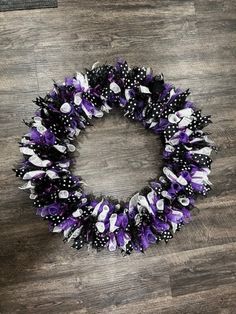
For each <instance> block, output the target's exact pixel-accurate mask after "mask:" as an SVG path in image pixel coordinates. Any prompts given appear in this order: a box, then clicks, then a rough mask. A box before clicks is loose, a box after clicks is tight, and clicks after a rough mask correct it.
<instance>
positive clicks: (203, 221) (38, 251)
mask: <svg viewBox="0 0 236 314" xmlns="http://www.w3.org/2000/svg"><path fill="white" fill-rule="evenodd" d="M58 4H59V6H58V8H57V9H43V10H32V11H13V12H4V13H0V123H1V125H0V128H1V129H0V145H1V146H0V147H1V149H0V166H1V174H0V186H1V187H0V199H1V201H0V202H1V204H0V215H1V225H0V226H1V235H0V246H1V250H0V263H1V265H0V272H1V274H0V313H4V314H5V313H91V314H92V313H104V314H106V313H107V314H108V313H109V314H110V313H112V314H113V313H114V314H126V313H130V314H136V313H154V314H159V313H168V314H172V313H180V314H183V313H186V314H190V313H191V314H195V313H199V314H200V313H201V314H205V313H213V314H217V313H222V314H229V313H235V312H236V310H235V308H236V250H235V249H236V243H235V241H236V228H235V223H236V219H235V218H236V180H235V176H236V171H235V168H236V167H235V166H236V146H235V144H236V122H235V121H236V106H235V97H236V88H235V86H236V2H235V1H233V0H225V1H224V0H215V1H214V0H213V1H207V0H196V1H183V0H179V1H170V0H165V1H164V0H163V1H157V0H142V1H139V0H133V1H131V0H126V1H125V0H118V1H115V0H113V1H112V0H106V1H103V0H101V1H96V0H80V1H76V0H63V1H62V0H61V1H59V2H58ZM117 56H123V57H124V58H126V59H127V61H128V62H129V63H130V64H131V65H146V66H149V65H151V66H152V67H153V69H154V70H155V71H156V72H163V73H164V74H165V78H166V80H167V81H171V82H173V83H175V85H177V86H181V87H183V88H188V87H189V88H190V89H191V91H192V96H191V97H192V100H193V101H195V102H196V104H198V106H199V107H200V108H203V110H204V113H206V114H211V115H212V117H213V121H214V124H212V125H210V126H209V127H208V130H209V132H211V133H212V138H213V139H214V140H215V142H216V143H217V145H218V146H220V151H219V153H218V154H217V155H216V156H215V162H214V164H213V169H212V175H211V177H210V179H211V181H212V182H213V183H214V190H213V191H212V192H211V193H210V195H209V197H208V198H206V199H199V200H198V202H197V208H196V209H195V210H194V212H193V220H192V222H191V223H190V224H189V225H187V226H185V227H184V229H183V231H182V232H180V233H178V234H177V235H176V237H175V238H174V239H173V240H172V241H170V242H169V244H168V245H165V244H161V245H159V246H154V247H151V248H150V249H149V250H148V251H147V253H146V254H145V255H141V254H133V255H131V256H129V257H125V258H124V257H122V255H121V254H120V253H119V252H115V253H109V252H107V251H103V252H100V253H96V252H94V251H91V250H86V249H84V250H82V251H80V252H77V251H75V250H72V249H71V248H70V247H69V246H67V245H64V244H63V242H62V238H61V237H60V236H58V235H52V234H50V233H48V228H47V225H46V223H44V222H43V221H42V220H40V219H39V218H38V217H36V216H35V214H34V211H33V210H32V206H31V202H30V201H29V200H28V195H27V194H25V193H24V192H22V191H20V190H19V189H18V186H19V185H20V184H21V182H20V181H19V180H18V179H16V178H15V176H14V174H13V172H12V171H11V168H12V167H13V166H14V165H15V164H16V163H17V162H18V161H19V159H20V157H21V156H20V153H19V152H18V144H17V141H18V140H19V138H20V136H21V135H22V134H24V133H25V132H26V131H27V129H26V127H25V126H24V125H23V124H22V123H21V120H22V119H27V118H30V117H31V115H32V113H33V112H34V110H35V107H34V106H33V104H32V103H31V100H32V99H34V98H35V97H36V96H37V95H44V94H45V93H46V92H47V91H48V90H49V89H50V88H51V86H52V79H56V80H58V81H60V80H62V79H63V77H64V76H65V75H69V74H73V73H74V71H75V70H82V69H83V68H84V67H89V66H90V65H91V64H92V63H94V62H96V61H100V62H101V63H103V62H105V61H107V62H110V63H113V62H114V60H115V58H116V57H117ZM78 145H79V147H80V149H79V153H80V156H78V158H77V164H76V170H75V172H76V173H80V174H82V175H83V177H84V179H85V180H86V181H87V183H88V187H87V189H88V190H93V191H95V192H96V193H97V194H99V193H104V194H108V195H113V196H116V197H119V198H126V197H128V196H129V195H130V194H132V193H133V192H135V191H136V190H137V189H140V188H141V187H142V186H143V185H145V184H146V182H147V180H148V179H149V178H150V177H153V176H155V175H157V174H159V173H160V166H161V164H162V161H161V157H160V149H161V147H160V143H159V140H158V138H157V139H156V138H155V136H153V135H152V134H150V133H148V132H147V131H145V130H143V129H142V128H141V127H140V126H137V125H135V124H131V123H129V122H127V120H126V119H124V118H122V117H121V116H120V114H119V113H114V114H111V115H110V116H107V117H105V118H104V119H102V120H100V121H96V123H95V124H94V127H92V128H90V129H89V130H88V132H87V133H86V134H85V135H83V136H82V137H81V138H80V139H79V144H78ZM114 177H115V178H116V179H114Z"/></svg>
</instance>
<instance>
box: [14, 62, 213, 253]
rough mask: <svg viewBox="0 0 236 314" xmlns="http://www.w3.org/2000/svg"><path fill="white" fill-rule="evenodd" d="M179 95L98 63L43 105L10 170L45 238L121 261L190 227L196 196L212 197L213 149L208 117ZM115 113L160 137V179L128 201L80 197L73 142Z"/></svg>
mask: <svg viewBox="0 0 236 314" xmlns="http://www.w3.org/2000/svg"><path fill="white" fill-rule="evenodd" d="M189 94H190V92H189V90H188V89H187V90H186V91H182V90H180V89H179V88H175V87H174V86H173V85H171V84H169V83H165V82H164V77H163V74H160V75H154V74H153V72H152V70H151V68H145V67H133V68H132V69H131V68H129V66H128V64H127V62H126V61H124V60H121V59H118V60H117V62H116V64H115V65H114V66H112V65H108V64H104V65H101V66H98V64H97V63H95V64H94V65H93V67H92V68H91V69H86V70H85V73H77V74H76V76H74V77H69V78H66V79H65V81H64V83H63V84H57V83H54V87H53V89H52V91H51V92H49V93H48V94H47V95H46V96H45V97H44V98H42V97H38V98H36V100H35V101H34V102H35V103H36V105H37V106H38V107H39V109H38V110H37V111H36V113H35V116H34V117H33V118H32V120H31V121H30V122H25V121H24V122H25V123H26V125H27V126H28V127H29V132H28V133H27V134H25V135H24V136H23V137H22V139H21V141H20V151H21V153H22V154H23V156H24V160H23V161H22V162H21V164H20V165H19V166H18V167H16V169H14V171H15V172H16V176H18V177H21V178H22V179H23V180H25V182H26V183H25V184H24V185H23V186H21V187H20V188H21V189H29V190H30V199H32V200H33V204H34V207H36V212H37V214H38V215H40V216H42V217H43V218H44V219H45V220H48V222H49V228H50V230H51V231H53V232H56V233H60V232H62V233H63V234H64V241H65V242H70V243H71V246H72V247H74V248H76V249H78V250H79V249H80V248H82V247H83V246H84V245H85V244H89V245H90V246H92V247H93V248H96V249H100V248H103V247H107V248H108V249H109V250H110V251H114V250H116V248H120V249H121V250H122V252H124V253H125V254H130V253H131V252H132V250H136V251H139V252H143V251H144V250H146V249H147V248H148V247H149V246H150V245H151V244H152V243H158V242H160V241H162V240H164V242H166V243H167V242H168V241H169V239H171V238H172V237H173V234H174V233H175V232H176V231H179V230H180V229H181V227H182V226H183V225H184V224H185V223H187V222H189V220H190V211H191V209H192V208H193V206H194V203H195V199H196V197H197V195H199V194H201V195H204V196H205V195H206V194H207V192H208V191H209V190H210V189H211V187H210V186H211V182H210V181H209V180H208V175H209V173H210V168H211V162H212V160H211V158H210V154H211V152H212V150H213V149H215V146H214V144H213V142H212V141H211V140H210V139H209V138H208V135H209V134H208V133H205V132H203V131H202V129H203V128H204V127H205V126H206V125H208V124H209V123H210V122H211V120H210V116H202V115H201V110H197V109H196V107H195V105H194V104H193V103H192V102H191V101H189V100H187V97H188V95H189ZM114 107H120V108H121V110H123V112H124V116H127V117H128V118H130V119H131V120H134V121H139V122H140V123H142V125H143V126H144V128H146V129H150V130H151V131H152V132H154V133H155V134H158V135H159V136H160V138H161V140H162V142H163V148H164V152H163V162H164V165H163V175H162V176H161V177H160V178H156V179H154V180H151V181H150V182H149V183H148V186H147V187H145V188H144V189H143V190H142V191H140V192H138V193H136V194H135V195H133V196H132V197H131V198H130V199H129V200H128V201H118V200H114V199H112V198H107V197H103V198H96V197H94V196H93V195H92V194H86V193H85V191H84V189H83V181H82V179H81V178H80V177H78V176H74V175H73V174H72V172H71V166H72V164H73V152H74V151H75V149H76V147H75V145H74V144H75V142H74V141H75V139H76V137H77V136H78V135H79V133H80V132H81V131H82V130H84V129H85V128H86V127H87V126H89V125H91V118H92V117H96V118H101V117H102V116H103V115H104V113H108V112H109V111H110V110H111V109H112V108H114Z"/></svg>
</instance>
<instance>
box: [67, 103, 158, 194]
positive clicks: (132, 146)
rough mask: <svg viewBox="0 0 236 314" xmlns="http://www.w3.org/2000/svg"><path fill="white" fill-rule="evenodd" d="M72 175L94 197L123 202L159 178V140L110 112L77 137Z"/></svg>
mask: <svg viewBox="0 0 236 314" xmlns="http://www.w3.org/2000/svg"><path fill="white" fill-rule="evenodd" d="M77 148H78V151H77V153H76V154H75V157H76V161H75V165H74V170H73V173H74V174H75V175H79V176H81V177H82V179H83V181H84V182H85V183H86V185H84V190H85V192H87V193H93V194H94V195H95V196H101V195H104V196H111V197H114V198H118V199H121V200H125V199H127V198H129V197H131V196H132V194H134V193H135V192H136V191H139V190H141V189H142V188H143V187H145V186H146V185H148V181H149V180H150V179H153V178H156V177H158V176H159V175H160V174H161V165H162V155H161V152H162V150H163V148H162V144H161V140H160V138H159V137H158V136H157V135H155V134H153V133H152V132H149V131H148V130H146V129H144V128H143V126H142V125H141V124H140V123H138V122H133V121H131V120H130V119H128V118H126V117H124V116H123V112H122V111H121V110H120V109H119V108H116V109H113V110H112V111H111V112H110V113H109V114H106V115H105V116H104V117H103V118H101V119H96V120H94V119H93V121H92V126H90V127H87V128H86V130H85V131H84V132H82V133H81V134H80V135H79V137H78V143H77Z"/></svg>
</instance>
